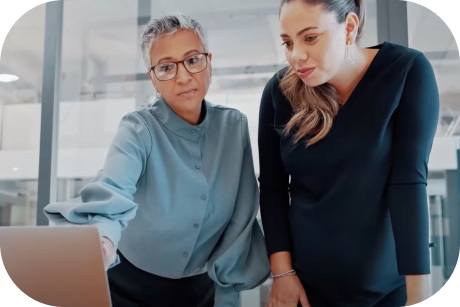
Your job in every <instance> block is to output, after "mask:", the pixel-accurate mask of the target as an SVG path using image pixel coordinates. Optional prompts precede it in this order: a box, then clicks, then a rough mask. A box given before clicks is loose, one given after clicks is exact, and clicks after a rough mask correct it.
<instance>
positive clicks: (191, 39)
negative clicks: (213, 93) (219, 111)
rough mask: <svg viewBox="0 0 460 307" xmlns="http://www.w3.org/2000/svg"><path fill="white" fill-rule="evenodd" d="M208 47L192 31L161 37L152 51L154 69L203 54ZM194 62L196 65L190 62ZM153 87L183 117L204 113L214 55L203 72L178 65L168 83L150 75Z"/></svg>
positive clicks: (152, 74) (150, 73)
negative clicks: (203, 104) (202, 107)
mask: <svg viewBox="0 0 460 307" xmlns="http://www.w3.org/2000/svg"><path fill="white" fill-rule="evenodd" d="M203 52H204V47H203V44H202V42H201V39H200V38H199V37H198V35H197V34H196V33H195V32H193V31H191V30H181V31H178V32H176V33H174V34H172V35H167V36H163V37H160V38H159V39H158V40H157V41H155V43H154V44H153V45H152V48H151V49H150V62H151V66H155V65H158V64H162V63H171V62H176V61H182V60H184V59H186V58H188V57H190V56H192V55H196V54H198V53H203ZM190 63H192V62H190ZM149 77H150V80H152V83H153V86H154V87H155V89H156V90H157V92H159V93H160V94H161V96H162V97H163V98H164V100H165V101H166V103H168V105H169V106H170V107H171V108H172V109H173V110H174V112H176V113H177V114H178V115H179V116H182V115H184V114H187V113H189V114H195V113H196V112H199V111H200V110H201V102H202V101H203V99H204V96H205V95H206V92H207V91H208V88H209V84H210V78H211V54H209V55H208V57H207V67H206V69H205V70H203V71H202V72H199V73H190V72H188V71H187V70H186V69H185V67H184V64H183V63H178V64H177V74H176V76H175V77H174V78H173V79H171V80H167V81H160V80H158V79H157V78H156V77H155V75H154V72H153V71H150V72H149Z"/></svg>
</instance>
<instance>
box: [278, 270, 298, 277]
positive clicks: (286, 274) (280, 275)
mask: <svg viewBox="0 0 460 307" xmlns="http://www.w3.org/2000/svg"><path fill="white" fill-rule="evenodd" d="M295 274H296V271H295V270H290V271H287V272H284V273H280V274H276V275H273V274H272V278H273V279H277V278H280V277H285V276H292V275H295Z"/></svg>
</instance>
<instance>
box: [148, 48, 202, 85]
mask: <svg viewBox="0 0 460 307" xmlns="http://www.w3.org/2000/svg"><path fill="white" fill-rule="evenodd" d="M200 54H202V55H204V56H205V59H206V65H205V67H204V68H203V70H200V71H197V72H192V71H190V70H188V68H187V65H185V61H187V60H188V59H190V58H191V57H194V56H196V55H200ZM208 55H209V52H200V53H195V54H192V55H190V56H188V57H186V58H185V59H183V60H182V61H176V62H165V63H158V64H157V65H154V66H152V67H150V70H149V72H150V71H152V72H153V75H154V76H155V78H156V79H157V80H158V81H169V80H172V79H174V78H175V77H176V76H177V68H178V67H179V65H178V64H179V63H182V65H184V68H185V70H186V71H188V72H189V73H191V74H197V73H200V72H202V71H204V70H205V69H206V68H208ZM164 64H176V73H175V74H174V77H172V78H171V79H167V80H161V79H160V78H158V76H157V74H156V73H155V67H157V66H158V65H164Z"/></svg>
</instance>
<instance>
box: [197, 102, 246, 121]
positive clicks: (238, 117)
mask: <svg viewBox="0 0 460 307" xmlns="http://www.w3.org/2000/svg"><path fill="white" fill-rule="evenodd" d="M206 104H207V106H208V110H209V111H210V113H211V114H212V115H211V116H212V117H213V118H216V119H219V120H225V121H227V120H230V121H238V122H241V121H242V120H246V115H245V114H244V113H243V112H241V111H240V110H238V109H235V108H231V107H228V106H223V105H219V104H214V103H212V102H209V101H208V100H206Z"/></svg>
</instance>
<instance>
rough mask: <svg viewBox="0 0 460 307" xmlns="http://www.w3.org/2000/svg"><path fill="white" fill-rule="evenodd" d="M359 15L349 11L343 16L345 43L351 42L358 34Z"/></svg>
mask: <svg viewBox="0 0 460 307" xmlns="http://www.w3.org/2000/svg"><path fill="white" fill-rule="evenodd" d="M358 27H359V17H358V15H356V13H354V12H350V13H348V14H347V17H345V31H346V42H345V43H346V44H348V43H349V44H353V43H355V41H356V36H357V35H358Z"/></svg>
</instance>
